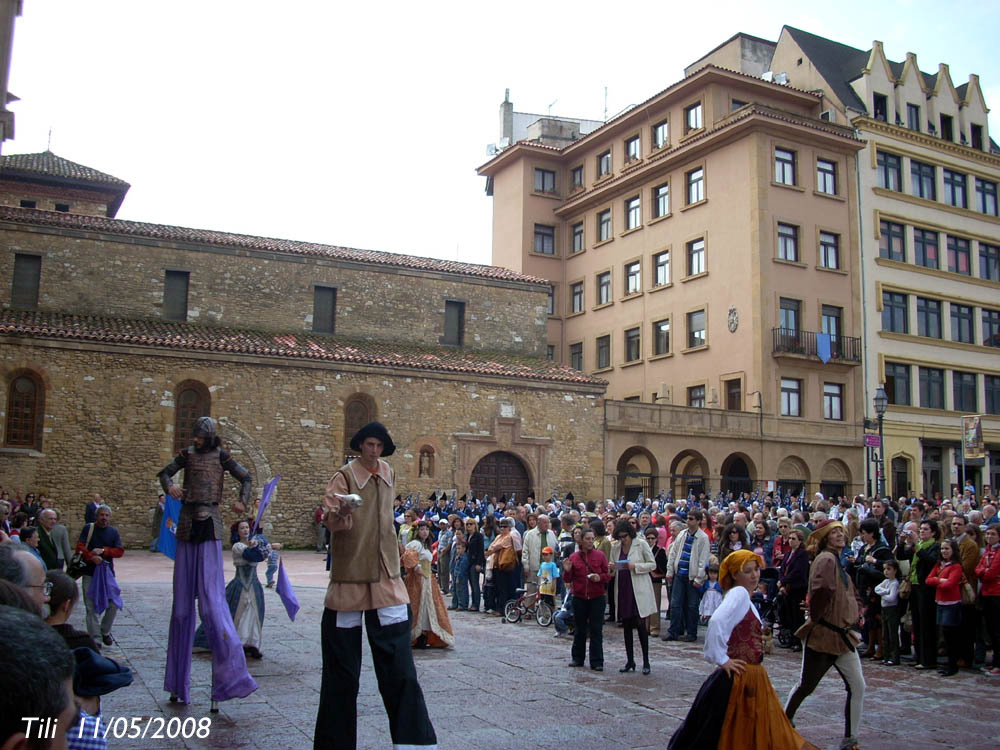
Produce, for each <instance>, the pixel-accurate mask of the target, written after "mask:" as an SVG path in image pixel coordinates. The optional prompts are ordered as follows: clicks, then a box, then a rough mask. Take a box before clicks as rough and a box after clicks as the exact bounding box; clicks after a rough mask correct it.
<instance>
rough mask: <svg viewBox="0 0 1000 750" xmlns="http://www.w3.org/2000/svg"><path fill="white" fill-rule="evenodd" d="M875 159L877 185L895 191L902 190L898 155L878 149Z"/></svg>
mask: <svg viewBox="0 0 1000 750" xmlns="http://www.w3.org/2000/svg"><path fill="white" fill-rule="evenodd" d="M876 159H877V162H878V186H879V187H880V188H885V189H886V190H895V191H897V192H898V191H900V190H902V189H903V188H902V179H901V177H900V175H901V169H902V168H901V166H900V159H899V157H898V156H896V155H895V154H888V153H886V152H885V151H879V152H878V154H877V157H876Z"/></svg>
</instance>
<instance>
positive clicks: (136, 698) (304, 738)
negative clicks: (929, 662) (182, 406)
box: [74, 551, 1000, 750]
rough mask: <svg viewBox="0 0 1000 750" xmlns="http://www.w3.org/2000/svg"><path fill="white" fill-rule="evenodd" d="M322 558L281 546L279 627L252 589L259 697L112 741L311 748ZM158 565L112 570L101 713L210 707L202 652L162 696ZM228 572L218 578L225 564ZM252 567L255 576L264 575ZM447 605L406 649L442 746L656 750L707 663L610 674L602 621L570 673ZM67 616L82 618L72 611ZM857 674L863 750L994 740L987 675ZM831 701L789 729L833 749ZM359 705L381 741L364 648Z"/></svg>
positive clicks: (365, 732)
mask: <svg viewBox="0 0 1000 750" xmlns="http://www.w3.org/2000/svg"><path fill="white" fill-rule="evenodd" d="M322 560H323V558H322V557H321V556H320V555H317V554H315V553H312V552H288V553H286V555H285V565H286V569H287V570H288V571H289V576H290V578H291V580H292V583H293V585H294V586H295V588H296V593H297V595H298V598H299V601H300V603H301V605H302V609H301V611H300V612H299V614H298V617H297V618H296V621H295V622H294V623H292V622H289V620H288V617H287V616H286V615H285V612H284V609H283V608H282V607H281V605H280V601H279V600H278V597H277V595H276V594H275V593H274V592H273V590H266V591H265V593H266V603H267V604H266V606H267V612H266V616H265V623H264V635H265V647H264V649H263V652H264V659H263V660H262V661H259V662H251V666H250V669H251V672H252V673H253V675H254V677H255V678H256V680H257V682H258V683H259V684H260V690H258V691H257V692H256V693H254V694H253V695H251V696H250V697H248V698H246V699H244V700H239V701H229V702H227V703H223V704H222V710H221V711H220V713H219V714H217V715H215V716H214V717H212V725H211V730H210V733H209V736H208V737H207V738H203V739H201V738H197V737H194V738H191V739H188V740H185V741H184V742H181V741H180V740H173V741H168V740H154V739H150V738H148V737H147V738H146V739H135V740H130V739H127V738H122V739H116V740H112V741H111V742H110V743H109V746H110V747H114V748H147V747H153V746H156V745H157V744H160V746H167V747H182V746H183V747H188V748H217V747H225V748H267V749H268V750H275V749H277V748H309V747H311V746H312V730H313V724H314V721H315V717H316V709H317V706H318V703H319V686H320V661H321V659H320V645H319V621H320V616H321V614H322V607H323V594H324V591H325V583H324V582H325V577H326V574H325V571H323V563H322ZM171 565H172V564H171V562H170V560H169V559H166V558H164V557H163V556H162V555H154V554H149V553H146V552H133V551H129V552H128V553H127V554H126V556H125V557H124V558H123V559H122V560H121V561H120V562H118V563H116V568H117V569H118V575H119V581H120V582H121V584H122V591H123V597H124V602H125V609H124V610H123V611H122V612H121V613H120V614H119V616H118V620H117V622H116V625H115V630H114V635H115V639H116V643H115V645H113V646H111V647H108V648H107V649H106V650H105V651H106V653H107V655H108V656H111V657H112V658H115V659H119V660H123V661H125V662H126V663H128V664H129V665H130V666H131V668H132V669H133V671H134V672H135V674H136V679H135V682H134V683H133V684H132V685H131V686H130V687H129V688H126V689H124V690H120V691H118V692H116V693H112V694H111V695H109V696H107V697H106V698H105V700H104V709H103V710H104V714H105V717H107V718H109V719H110V718H117V717H120V716H122V717H126V718H129V719H131V717H133V716H137V717H153V718H155V717H161V718H163V719H164V720H169V719H171V718H173V717H178V718H179V719H184V718H187V717H194V718H196V719H200V718H202V717H204V716H209V714H208V706H209V687H210V676H211V674H210V673H211V663H210V660H209V658H208V657H207V656H205V655H196V656H195V658H194V666H193V670H192V703H191V705H189V706H180V705H178V704H171V703H169V701H168V700H167V694H166V693H165V692H164V691H163V689H162V685H163V666H164V661H165V650H166V638H167V621H168V619H169V614H170V597H171V586H170V576H171ZM227 567H228V568H229V569H230V571H231V562H228V561H227ZM260 572H261V575H263V569H261V570H260ZM228 575H229V573H227V579H228ZM452 614H453V622H454V626H455V635H456V641H457V645H456V647H455V648H454V649H453V650H450V651H447V652H442V651H418V652H416V657H415V658H416V664H417V670H418V672H419V674H420V679H421V685H422V687H423V690H424V694H425V696H426V698H427V702H428V706H429V708H430V712H431V718H432V720H433V722H434V726H435V729H436V731H437V735H438V741H439V745H440V747H441V748H448V749H451V748H454V749H455V750H459V749H460V750H473V749H475V748H490V750H500V749H502V748H518V749H519V750H521V749H523V748H524V747H526V746H534V747H556V746H558V747H572V748H574V749H575V750H585V749H588V748H600V749H601V750H604V748H607V747H609V746H614V747H619V748H663V747H665V746H666V743H667V741H668V739H669V737H670V735H671V734H672V732H673V730H674V729H675V728H676V727H677V725H678V724H679V723H680V721H681V720H682V719H683V717H684V715H685V714H686V712H687V709H688V707H689V705H690V703H691V701H692V699H693V698H694V695H695V693H696V692H697V690H698V688H699V687H700V685H701V682H702V680H703V679H704V678H705V676H706V675H707V674H708V673H709V671H710V667H709V665H708V664H706V663H705V662H704V661H703V660H702V659H701V646H702V644H701V643H700V642H699V643H698V644H686V643H685V644H677V643H670V644H667V643H664V642H662V641H660V640H658V639H654V640H653V642H652V646H651V651H652V653H651V661H652V666H653V672H652V674H650V675H649V676H643V675H642V674H639V673H629V674H627V675H620V674H619V673H618V669H617V667H618V666H619V665H620V664H621V663H624V661H625V657H624V646H623V645H622V638H621V630H620V629H618V628H616V627H613V626H610V625H609V626H606V628H605V660H606V664H605V666H606V668H607V670H608V671H605V672H603V673H597V672H592V671H590V670H589V669H583V670H578V669H569V668H567V666H566V664H567V662H568V660H569V646H570V642H569V640H566V639H557V638H553V637H552V634H553V629H552V628H551V627H549V628H541V627H539V626H538V625H536V624H534V623H530V624H528V623H519V624H517V625H509V624H505V623H501V622H500V621H499V619H498V618H491V617H487V616H485V615H482V614H474V613H452ZM74 618H75V620H77V623H76V624H77V627H82V607H81V608H80V609H79V610H78V611H77V612H76V613H74ZM636 648H638V644H637V645H636ZM765 664H766V666H767V668H768V671H769V673H770V675H771V681H772V683H773V684H774V687H775V689H776V690H777V692H778V695H779V696H780V697H781V698H782V699H784V697H785V696H786V695H787V693H788V691H789V689H790V688H791V687H792V685H793V684H794V682H795V679H796V677H797V674H798V660H797V658H796V656H795V655H793V654H791V653H789V652H787V651H783V650H779V652H778V653H775V654H772V655H769V656H767V657H765ZM865 678H866V680H867V683H868V692H867V696H866V704H865V715H864V719H863V722H862V727H861V734H860V739H861V746H862V747H863V748H880V749H882V750H897V749H898V750H904V749H905V750H913V749H914V748H938V747H941V748H946V747H947V748H951V747H962V748H964V749H965V750H979V749H980V748H982V749H985V748H991V749H995V748H996V747H998V745H1000V741H998V737H997V731H996V720H997V717H1000V679H997V678H989V677H985V676H981V675H978V674H974V673H972V672H963V673H961V674H960V675H958V676H956V677H953V678H949V679H944V678H940V677H938V676H937V675H936V674H934V673H931V674H927V673H926V672H918V671H916V670H913V669H910V668H908V667H894V668H893V667H882V666H878V665H874V664H866V666H865ZM843 696H844V693H843V688H842V684H841V682H840V680H839V678H838V677H837V676H836V674H835V673H831V675H828V676H827V677H826V678H824V680H823V682H822V683H821V684H820V687H819V689H818V690H817V692H816V693H815V694H814V695H813V696H812V697H811V698H810V699H808V700H807V701H806V703H805V704H804V705H803V707H802V708H801V709H800V711H799V715H798V717H797V720H798V721H797V724H798V729H799V731H800V732H801V734H802V735H803V736H804V737H806V738H807V739H808V740H810V741H812V742H814V743H816V744H817V745H819V746H820V747H822V748H834V749H835V748H837V747H838V744H839V736H840V732H841V726H842V725H841V721H842V720H841V718H840V717H841V716H842V715H843ZM971 706H974V709H973V708H971ZM358 712H359V720H358V723H359V747H362V748H389V747H391V745H392V743H391V741H390V739H389V733H388V723H387V720H386V717H385V711H384V709H383V707H382V701H381V698H380V697H379V694H378V689H377V687H376V682H375V676H374V672H373V670H372V667H371V658H370V654H369V653H368V650H367V645H366V646H365V655H364V669H363V672H362V678H361V694H360V697H359V699H358ZM143 720H145V718H143ZM175 726H177V723H176V722H175ZM188 726H189V727H190V723H189V725H188Z"/></svg>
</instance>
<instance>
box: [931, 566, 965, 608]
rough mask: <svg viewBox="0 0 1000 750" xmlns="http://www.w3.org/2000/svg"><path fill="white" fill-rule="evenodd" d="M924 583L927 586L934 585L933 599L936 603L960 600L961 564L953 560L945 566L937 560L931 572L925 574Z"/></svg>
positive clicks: (952, 602) (951, 602) (950, 602)
mask: <svg viewBox="0 0 1000 750" xmlns="http://www.w3.org/2000/svg"><path fill="white" fill-rule="evenodd" d="M925 583H926V584H927V585H928V586H936V587H937V591H935V592H934V601H936V602H937V603H938V604H954V603H955V602H961V601H962V590H961V588H960V587H961V585H962V565H961V563H958V562H953V563H951V564H949V565H947V566H945V567H941V563H940V562H939V563H938V564H937V565H935V566H934V567H933V568H931V572H930V573H928V574H927V580H926V581H925Z"/></svg>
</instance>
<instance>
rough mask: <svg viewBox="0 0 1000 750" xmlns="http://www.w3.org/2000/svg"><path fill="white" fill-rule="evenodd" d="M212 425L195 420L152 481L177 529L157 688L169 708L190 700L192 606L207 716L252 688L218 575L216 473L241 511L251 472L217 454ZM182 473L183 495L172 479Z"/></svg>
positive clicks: (219, 536)
mask: <svg viewBox="0 0 1000 750" xmlns="http://www.w3.org/2000/svg"><path fill="white" fill-rule="evenodd" d="M219 444H220V441H219V436H218V435H217V434H216V424H215V420H214V419H212V418H211V417H200V418H199V419H198V421H197V422H196V423H195V428H194V436H193V440H192V445H191V446H189V447H188V448H186V449H184V450H182V451H181V452H180V453H179V454H177V456H176V457H175V458H174V460H173V461H171V462H170V463H169V464H167V466H165V467H164V468H163V470H162V471H161V472H160V473H159V474H158V475H157V476H158V478H159V480H160V484H161V485H162V486H163V491H164V492H166V493H168V494H169V495H170V496H171V497H175V498H177V499H179V500H180V501H181V511H180V518H179V519H178V522H177V535H176V536H177V557H176V558H175V559H174V603H173V609H172V611H171V613H170V637H169V641H168V645H167V668H166V674H165V676H164V679H163V689H164V690H167V691H168V692H169V693H170V700H171V702H176V701H181V702H182V703H188V702H189V701H190V697H191V647H192V644H193V642H194V631H195V612H194V602H195V599H197V600H198V614H199V615H200V616H201V621H202V623H203V624H204V626H205V635H206V636H207V637H208V642H209V646H210V648H211V649H212V706H211V710H212V712H216V711H218V710H219V708H218V702H219V701H225V700H229V699H230V698H245V697H246V696H248V695H250V693H252V692H253V691H254V690H256V689H257V683H256V682H254V679H253V677H251V676H250V673H249V672H248V671H247V662H246V656H245V655H244V653H243V646H242V643H241V641H240V637H239V635H238V634H237V632H236V627H235V626H234V625H233V618H232V615H231V614H230V612H229V605H228V604H227V603H226V588H225V581H224V579H223V574H222V539H223V530H222V513H221V512H220V510H219V503H220V502H221V500H222V481H223V473H224V472H227V471H228V472H229V473H230V474H231V475H232V476H233V477H234V478H235V479H236V480H237V481H239V483H240V485H241V490H240V500H239V502H238V503H235V504H234V507H235V508H236V510H237V512H239V513H243V512H245V511H246V506H247V503H248V502H249V500H250V493H251V491H252V488H253V482H252V480H251V478H250V473H249V472H248V471H247V470H246V469H245V468H243V467H242V466H240V464H239V463H237V462H236V461H235V460H234V459H233V458H232V456H230V455H229V454H228V453H227V452H226V451H223V450H221V449H220V448H219ZM181 469H184V489H183V490H181V488H180V487H178V486H177V485H176V484H174V483H173V482H172V481H171V477H172V476H173V475H174V474H176V473H177V472H178V471H180V470H181Z"/></svg>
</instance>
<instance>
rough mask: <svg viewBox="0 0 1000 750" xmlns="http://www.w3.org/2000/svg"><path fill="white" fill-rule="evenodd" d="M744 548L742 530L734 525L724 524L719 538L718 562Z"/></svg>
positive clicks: (744, 540) (744, 541)
mask: <svg viewBox="0 0 1000 750" xmlns="http://www.w3.org/2000/svg"><path fill="white" fill-rule="evenodd" d="M744 547H746V536H745V535H744V533H743V530H742V529H740V527H739V526H737V525H736V524H734V523H730V524H726V526H725V528H723V529H722V534H721V536H720V538H719V562H720V563H721V562H722V561H723V560H725V559H726V558H727V557H728V556H729V555H731V554H732V553H733V552H735V551H736V550H740V549H743V548H744Z"/></svg>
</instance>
